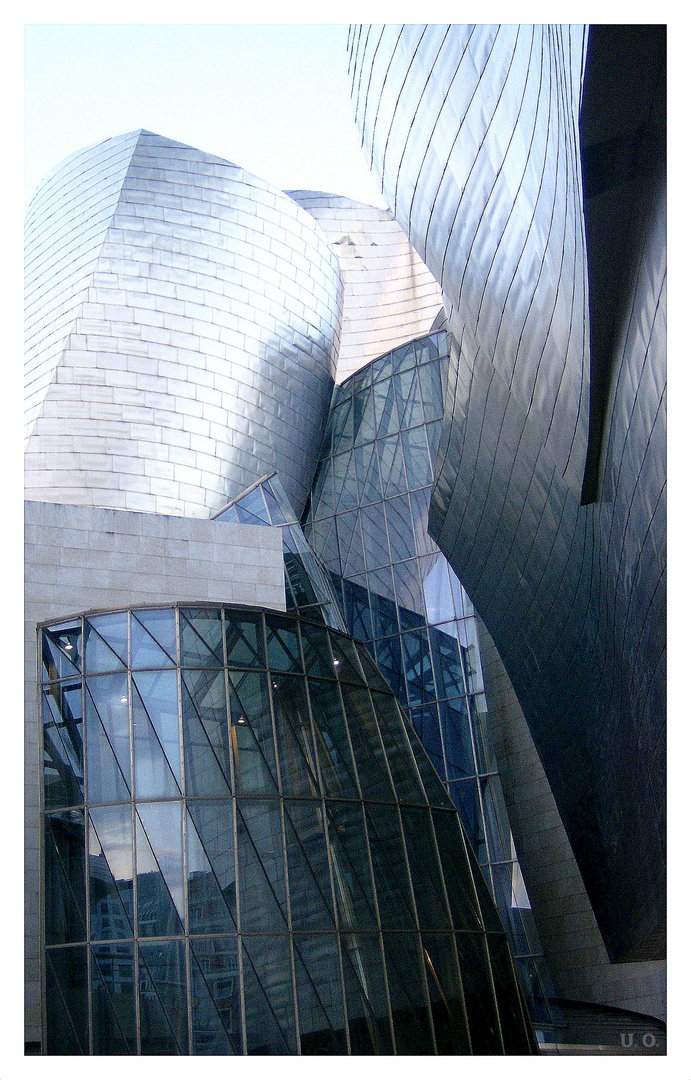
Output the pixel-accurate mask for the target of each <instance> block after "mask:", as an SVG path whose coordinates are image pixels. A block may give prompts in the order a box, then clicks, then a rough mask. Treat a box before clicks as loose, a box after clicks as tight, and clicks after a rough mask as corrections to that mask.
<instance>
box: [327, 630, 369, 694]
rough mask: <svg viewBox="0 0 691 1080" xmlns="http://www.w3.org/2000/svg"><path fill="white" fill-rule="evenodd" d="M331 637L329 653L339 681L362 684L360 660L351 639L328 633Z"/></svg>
mask: <svg viewBox="0 0 691 1080" xmlns="http://www.w3.org/2000/svg"><path fill="white" fill-rule="evenodd" d="M329 637H330V639H331V655H332V657H333V666H334V668H335V669H336V674H337V675H338V678H339V680H340V681H343V680H345V681H347V682H353V683H356V685H358V686H362V683H363V678H362V675H361V673H360V661H359V657H358V654H357V650H356V648H355V645H354V644H353V642H352V641H350V639H349V638H347V637H341V636H340V635H338V634H333V633H332V634H329Z"/></svg>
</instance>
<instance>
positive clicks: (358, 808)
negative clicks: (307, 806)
mask: <svg viewBox="0 0 691 1080" xmlns="http://www.w3.org/2000/svg"><path fill="white" fill-rule="evenodd" d="M326 814H327V818H328V822H329V855H330V857H331V868H332V872H333V882H334V889H335V892H336V905H337V908H338V922H339V926H340V928H341V929H349V930H374V929H375V928H376V925H377V919H376V915H375V906H374V894H373V890H372V875H371V871H370V864H369V858H368V850H369V846H368V842H367V837H366V835H365V829H364V822H363V817H362V804H361V803H350V804H349V803H341V804H338V803H327V804H326Z"/></svg>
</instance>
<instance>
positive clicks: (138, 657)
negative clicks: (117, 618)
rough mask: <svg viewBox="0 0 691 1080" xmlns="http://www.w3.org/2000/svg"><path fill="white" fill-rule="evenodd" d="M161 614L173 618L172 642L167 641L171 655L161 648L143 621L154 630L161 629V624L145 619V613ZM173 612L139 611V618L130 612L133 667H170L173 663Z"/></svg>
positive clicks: (173, 627)
mask: <svg viewBox="0 0 691 1080" xmlns="http://www.w3.org/2000/svg"><path fill="white" fill-rule="evenodd" d="M152 614H161V615H167V616H168V617H169V619H172V620H173V626H172V635H173V640H172V642H170V641H169V642H168V645H169V648H170V649H172V656H171V655H170V653H168V652H167V651H165V650H164V649H162V648H161V646H160V645H159V644H158V643H157V642H156V640H155V639H154V637H153V636H152V633H151V631H150V630H149V629H147V628H146V627H145V626H144V625H143V622H144V621H146V622H148V623H149V625H150V626H151V628H152V630H154V631H159V630H160V631H163V633H164V634H165V629H164V627H163V626H160V627H159V626H158V625H157V623H156V622H155V621H154V620H150V619H147V618H146V616H147V615H152ZM174 618H175V614H174V612H172V611H167V612H155V613H154V612H140V619H138V618H137V616H136V615H135V614H134V612H133V613H132V618H131V635H132V664H131V666H132V667H133V668H155V667H171V666H172V665H173V664H174V663H175V660H174V657H175V622H174ZM166 636H167V637H168V638H169V637H170V627H168V635H166Z"/></svg>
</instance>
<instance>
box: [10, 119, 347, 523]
mask: <svg viewBox="0 0 691 1080" xmlns="http://www.w3.org/2000/svg"><path fill="white" fill-rule="evenodd" d="M27 240H28V254H27V318H28V331H27V341H28V358H27V381H28V406H29V409H28V414H27V421H28V426H27V435H28V443H27V454H26V486H27V491H28V494H29V497H31V498H34V499H39V500H40V499H46V500H50V501H56V500H57V501H61V502H68V503H69V502H73V503H88V504H92V505H100V506H110V507H115V508H124V509H131V510H145V511H149V512H155V513H167V514H179V515H184V516H192V517H207V516H209V514H210V513H213V512H214V511H216V510H219V509H220V508H221V507H222V506H223V505H224V504H225V503H226V502H227V501H228V499H229V498H232V497H234V496H235V495H238V494H239V493H240V492H241V491H243V490H244V489H245V488H246V487H248V486H249V485H250V484H251V483H253V482H254V481H255V480H256V478H257V476H261V475H262V474H264V473H266V472H270V471H273V470H274V469H275V470H277V471H278V473H279V475H280V477H281V480H282V482H283V485H284V487H285V489H286V493H287V494H288V497H289V499H290V500H291V502H292V503H293V505H294V508H295V510H296V512H297V513H298V514H299V513H300V512H301V510H302V505H303V503H304V501H305V499H306V497H307V493H308V484H309V479H310V478H311V475H312V472H313V469H314V465H315V463H316V455H317V452H318V449H319V443H320V440H321V435H322V425H323V421H324V416H325V413H326V409H327V408H328V402H329V397H330V394H331V389H332V386H333V374H334V371H335V361H336V355H337V351H338V339H339V332H340V314H341V296H342V285H341V280H340V272H339V268H338V260H337V258H336V256H335V254H334V252H333V251H332V249H331V247H330V245H329V244H328V242H327V240H326V238H325V237H324V236H323V234H322V233H321V230H320V229H319V227H318V226H317V225H316V223H315V222H314V219H313V218H312V217H311V216H310V215H309V214H307V213H306V212H305V211H304V210H302V209H301V208H300V207H298V206H297V204H296V203H294V202H293V201H292V200H291V199H289V198H288V197H287V196H286V195H284V194H283V193H282V192H280V191H277V190H275V189H273V188H271V187H270V186H269V185H268V184H266V183H264V182H263V181H262V180H259V179H257V178H256V177H253V176H251V175H250V174H248V173H246V172H245V171H244V170H242V169H240V168H238V167H237V166H235V165H232V164H230V163H229V162H227V161H223V160H222V159H220V158H216V157H212V156H211V155H209V154H205V153H202V152H201V151H199V150H195V149H193V148H191V147H188V146H184V145H182V144H180V143H174V142H172V141H170V140H168V139H165V138H162V137H161V136H158V135H152V134H151V133H149V132H145V131H138V132H134V133H131V134H129V135H125V136H121V137H119V138H116V139H110V140H107V141H106V142H105V143H101V144H99V145H97V146H94V147H91V148H89V149H88V150H85V151H80V152H79V153H78V154H77V155H74V156H73V157H72V158H70V159H68V160H67V161H66V162H65V163H64V164H63V165H61V166H59V167H58V169H57V170H56V171H55V172H54V173H52V174H51V176H50V177H49V178H48V179H47V180H45V181H44V182H43V184H42V185H41V186H40V188H39V190H38V191H37V193H36V195H35V196H34V199H33V201H32V204H31V206H30V208H29V212H28V217H27Z"/></svg>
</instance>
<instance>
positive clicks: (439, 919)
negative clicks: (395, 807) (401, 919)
mask: <svg viewBox="0 0 691 1080" xmlns="http://www.w3.org/2000/svg"><path fill="white" fill-rule="evenodd" d="M401 819H402V821H403V830H404V833H405V838H406V847H407V849H408V864H409V866H410V876H411V880H412V883H413V894H414V896H415V904H416V907H417V919H418V926H419V927H420V929H421V930H447V929H448V930H451V929H452V926H451V922H450V919H449V915H448V910H447V906H446V897H445V895H444V886H443V884H442V879H441V872H440V869H439V863H438V862H437V852H436V847H435V843H434V836H433V835H432V830H431V825H430V820H429V811H428V810H422V809H420V810H418V809H413V808H412V807H407V806H402V807H401Z"/></svg>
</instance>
